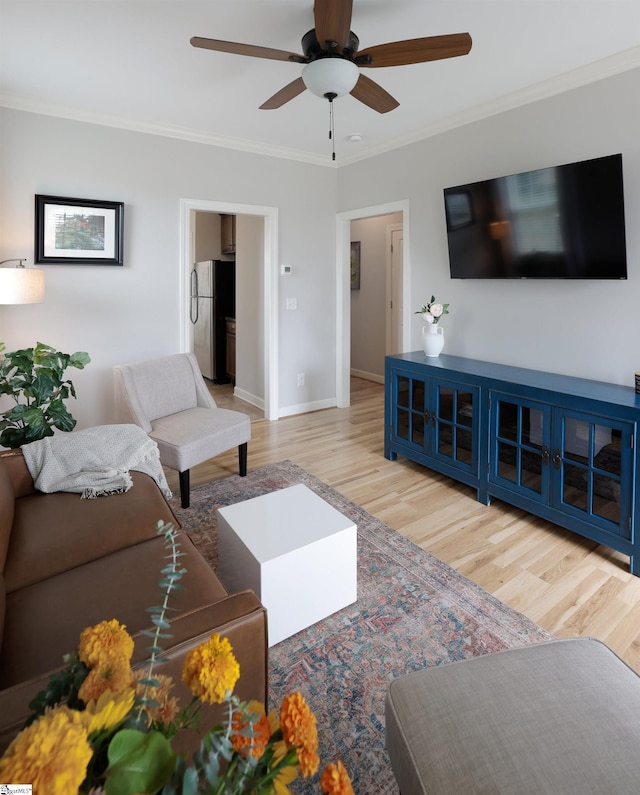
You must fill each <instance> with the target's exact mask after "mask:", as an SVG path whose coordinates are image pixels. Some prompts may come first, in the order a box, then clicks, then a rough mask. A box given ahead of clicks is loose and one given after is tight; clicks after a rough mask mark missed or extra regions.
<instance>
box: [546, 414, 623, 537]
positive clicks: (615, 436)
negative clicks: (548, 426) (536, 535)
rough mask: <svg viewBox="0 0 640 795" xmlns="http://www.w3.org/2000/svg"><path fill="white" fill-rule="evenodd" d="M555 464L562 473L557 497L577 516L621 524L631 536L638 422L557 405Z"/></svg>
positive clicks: (605, 524)
mask: <svg viewBox="0 0 640 795" xmlns="http://www.w3.org/2000/svg"><path fill="white" fill-rule="evenodd" d="M556 412H557V420H555V421H554V427H555V428H556V430H555V432H554V440H553V451H552V464H553V469H554V471H555V472H557V475H558V477H557V483H556V484H555V485H554V490H553V495H552V501H553V503H554V505H555V507H560V508H562V509H563V510H564V511H565V512H568V513H571V514H572V515H574V516H578V517H582V518H585V519H586V518H588V519H589V521H590V522H594V521H596V522H597V523H598V524H600V525H601V526H603V527H606V528H607V529H612V527H611V525H616V526H617V527H619V529H617V530H616V532H618V533H619V534H620V533H621V534H623V535H625V536H626V537H630V529H629V527H628V521H627V518H628V516H629V515H630V514H629V511H630V488H629V482H628V481H629V479H628V478H627V479H626V482H625V481H623V480H622V478H621V472H623V471H624V472H629V471H631V467H632V466H633V464H632V461H631V437H632V430H633V429H632V427H631V426H630V425H629V424H628V423H624V422H616V421H614V420H609V419H605V418H600V417H594V416H592V415H589V414H578V413H573V412H572V413H567V412H564V411H561V410H560V409H556Z"/></svg>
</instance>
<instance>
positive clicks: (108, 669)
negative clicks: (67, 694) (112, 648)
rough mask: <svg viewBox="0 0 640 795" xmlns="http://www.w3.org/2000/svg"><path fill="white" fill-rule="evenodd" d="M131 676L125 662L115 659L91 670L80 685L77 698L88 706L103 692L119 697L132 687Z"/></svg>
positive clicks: (127, 664)
mask: <svg viewBox="0 0 640 795" xmlns="http://www.w3.org/2000/svg"><path fill="white" fill-rule="evenodd" d="M132 679H133V674H132V673H131V668H130V666H129V663H128V662H127V661H126V660H120V661H119V660H118V659H117V658H115V659H114V660H113V661H111V662H107V663H105V664H104V665H99V666H97V667H96V668H92V669H91V670H90V671H89V673H88V674H87V676H86V678H85V680H84V682H83V683H82V684H81V685H80V690H79V691H78V696H79V697H80V698H81V699H82V700H83V701H84V702H85V704H88V703H89V701H97V700H98V699H99V698H100V696H101V695H102V694H103V693H104V692H105V691H107V690H108V691H110V692H111V694H112V695H119V694H120V693H124V692H125V691H127V690H129V689H130V688H131V686H132Z"/></svg>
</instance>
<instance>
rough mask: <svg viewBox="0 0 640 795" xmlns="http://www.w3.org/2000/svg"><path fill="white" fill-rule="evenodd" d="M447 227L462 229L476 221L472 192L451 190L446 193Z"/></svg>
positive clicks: (449, 228)
mask: <svg viewBox="0 0 640 795" xmlns="http://www.w3.org/2000/svg"><path fill="white" fill-rule="evenodd" d="M445 210H446V214H447V229H448V230H449V231H451V230H453V229H462V228H463V227H465V226H471V224H472V223H473V222H474V220H475V219H474V217H473V206H472V204H471V194H470V193H469V191H467V190H459V191H451V192H449V193H447V194H446V195H445Z"/></svg>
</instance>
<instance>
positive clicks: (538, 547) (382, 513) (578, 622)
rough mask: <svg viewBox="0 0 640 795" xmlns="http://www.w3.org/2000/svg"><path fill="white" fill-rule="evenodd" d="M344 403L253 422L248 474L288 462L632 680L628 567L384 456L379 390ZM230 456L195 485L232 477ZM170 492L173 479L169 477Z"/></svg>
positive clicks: (639, 599)
mask: <svg viewBox="0 0 640 795" xmlns="http://www.w3.org/2000/svg"><path fill="white" fill-rule="evenodd" d="M351 388H352V393H351V394H352V405H351V407H350V408H347V409H326V410H324V411H318V412H313V413H310V414H303V415H298V416H295V417H287V418H283V419H280V420H278V421H276V422H268V421H267V420H257V421H254V422H253V423H252V426H251V427H252V439H251V442H250V443H249V469H250V470H251V469H255V468H257V467H260V466H263V465H265V464H269V463H273V462H276V461H283V460H285V459H289V460H291V461H293V462H294V463H296V464H298V465H299V466H301V467H303V468H304V469H306V470H307V471H308V472H311V473H312V474H314V475H316V476H317V477H319V478H320V479H321V480H323V481H324V482H325V483H327V484H329V485H330V486H332V487H333V488H335V489H337V490H338V491H340V492H341V493H342V494H344V495H345V496H347V497H349V499H351V500H353V501H354V502H356V503H358V504H359V505H361V506H362V507H364V508H365V509H366V510H367V511H368V512H369V513H371V514H373V515H374V516H377V517H378V518H379V519H381V520H382V521H383V522H385V523H386V524H387V525H389V526H390V527H393V528H394V529H396V530H398V531H399V532H400V533H402V534H403V535H405V536H406V537H407V538H410V539H411V540H413V541H414V542H415V543H416V544H419V545H420V546H421V547H423V548H424V549H427V550H429V552H431V553H433V554H434V555H436V556H437V557H439V558H441V559H442V560H445V561H446V562H447V563H449V564H450V565H451V566H453V567H454V568H455V569H457V570H458V571H459V572H460V573H462V574H464V575H465V576H467V577H469V578H470V579H472V580H474V581H475V582H477V583H478V584H479V585H481V586H483V587H484V588H486V589H487V590H488V591H490V592H491V593H492V594H494V595H495V596H497V597H498V598H499V599H501V600H502V601H503V602H506V603H507V604H509V605H511V606H512V607H514V608H515V609H516V610H519V611H520V612H522V613H524V614H525V615H527V616H529V617H530V618H531V619H533V620H534V621H535V622H536V623H538V624H539V625H540V626H542V627H544V628H545V629H547V630H549V631H550V632H553V633H554V634H555V635H556V636H558V637H572V636H578V635H581V636H592V637H596V638H599V639H600V640H603V641H604V642H606V643H607V644H608V645H609V646H611V648H613V649H614V650H615V651H616V652H617V653H618V654H619V655H620V656H621V657H623V658H624V659H625V660H626V661H627V662H628V663H629V664H630V665H631V666H632V667H634V668H635V669H636V670H638V671H640V577H635V576H633V575H631V574H630V573H629V561H628V558H627V557H626V556H624V555H621V554H619V553H616V552H613V551H611V550H609V549H607V548H605V547H602V546H598V545H596V544H594V543H593V542H591V541H587V540H586V539H582V538H580V537H579V536H576V535H574V534H573V533H570V532H569V531H566V530H563V529H561V528H559V527H556V526H555V525H552V524H550V523H548V522H545V521H543V520H542V519H537V518H536V517H534V516H530V515H529V514H527V513H525V512H524V511H521V510H519V509H517V508H513V507H511V506H509V505H505V504H504V503H501V502H499V501H498V500H495V501H493V502H492V504H491V505H490V506H485V505H481V504H480V503H478V502H477V501H476V499H475V492H474V490H473V489H471V488H468V487H467V486H463V485H461V484H458V483H455V482H454V481H452V480H451V479H449V478H447V477H444V476H441V475H439V474H437V473H435V472H431V471H430V470H428V469H425V468H424V467H422V466H419V465H417V464H414V463H412V462H410V461H407V460H405V459H402V458H398V459H397V460H396V461H393V462H392V461H387V460H386V459H385V458H384V455H383V412H384V397H383V387H382V386H380V385H379V384H374V383H372V382H370V381H364V380H362V379H356V378H354V379H352V381H351ZM237 471H238V470H237V453H236V451H232V452H229V453H227V454H225V455H222V456H220V457H218V458H216V459H214V460H212V461H210V462H207V463H206V464H203V465H201V466H200V467H197V468H195V469H194V470H192V473H191V483H192V485H197V484H199V483H204V482H207V481H210V480H215V479H219V478H225V477H228V476H229V475H233V474H237ZM167 477H168V480H169V485H170V486H171V488H172V489H173V490H174V491H176V492H177V491H178V482H177V474H176V473H174V472H171V471H170V470H167Z"/></svg>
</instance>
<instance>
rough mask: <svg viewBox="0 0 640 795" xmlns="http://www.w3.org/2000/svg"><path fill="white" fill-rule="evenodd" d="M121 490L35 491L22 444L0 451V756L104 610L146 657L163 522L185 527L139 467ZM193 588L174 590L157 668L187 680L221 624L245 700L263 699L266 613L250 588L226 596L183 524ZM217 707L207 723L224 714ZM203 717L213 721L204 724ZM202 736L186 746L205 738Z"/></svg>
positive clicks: (139, 658) (157, 597) (162, 561)
mask: <svg viewBox="0 0 640 795" xmlns="http://www.w3.org/2000/svg"><path fill="white" fill-rule="evenodd" d="M131 474H132V477H133V487H132V488H131V489H130V490H129V491H127V492H124V493H122V494H113V495H110V496H108V497H99V498H97V499H93V500H86V499H81V498H80V495H78V494H71V493H65V492H57V493H53V494H43V493H41V492H38V491H36V490H35V489H34V485H33V480H32V479H31V476H30V474H29V470H28V469H27V467H26V465H25V462H24V459H23V457H22V454H21V453H20V451H2V452H0V753H1V752H2V751H3V750H4V749H5V748H6V746H7V745H8V743H9V742H10V740H11V739H12V738H13V737H14V736H15V734H16V733H17V732H18V731H19V730H20V729H21V728H22V726H23V724H24V721H25V719H26V718H27V716H28V715H29V709H28V703H29V701H30V700H31V699H32V698H33V696H34V695H35V694H36V693H37V692H38V691H39V690H41V689H42V688H43V687H44V685H45V684H46V682H47V681H48V678H49V676H50V674H51V673H52V672H53V671H54V670H56V669H58V668H60V667H61V666H63V660H62V657H63V655H64V654H66V653H68V652H71V651H73V649H75V648H76V646H77V644H78V637H79V634H80V632H81V631H82V630H83V629H84V628H85V627H87V626H91V625H93V624H96V623H98V622H99V621H102V620H105V619H111V618H116V619H118V620H119V621H121V622H122V623H123V624H125V625H126V627H127V630H128V631H129V632H130V634H131V635H132V636H133V637H134V639H135V641H136V650H135V653H134V663H143V662H144V661H145V659H146V658H147V652H146V651H145V648H146V647H147V646H149V645H150V639H149V638H147V637H146V636H144V635H141V634H140V630H142V629H149V628H151V624H150V621H149V613H148V612H147V608H148V607H150V606H152V605H157V604H159V603H160V601H161V590H160V586H159V585H158V580H159V579H160V571H161V569H162V568H163V567H164V566H165V565H166V558H165V555H166V550H165V547H164V539H163V538H162V537H159V536H157V532H156V525H157V522H158V521H159V520H162V521H164V522H167V523H168V522H172V523H173V525H174V527H176V528H179V526H180V525H179V522H178V521H177V520H176V518H175V516H174V515H173V513H172V511H171V509H170V507H169V506H168V504H167V502H166V500H165V498H164V497H163V495H162V493H161V491H160V490H159V488H158V487H157V486H156V484H155V482H154V481H153V479H152V478H150V477H149V476H148V475H145V474H143V473H141V472H132V473H131ZM180 551H181V552H182V553H183V554H184V557H183V558H182V562H183V565H184V568H186V570H187V572H186V574H185V575H184V577H183V579H182V581H181V585H183V587H184V589H183V590H180V591H177V592H176V595H175V596H172V597H171V602H170V605H171V606H172V608H174V610H172V612H171V617H170V618H171V630H170V631H171V633H172V635H173V637H171V638H169V639H166V640H163V641H162V645H163V648H164V649H165V657H166V658H167V662H166V663H164V664H162V666H159V667H158V668H157V669H156V670H157V672H158V673H166V674H169V675H171V676H173V678H174V682H175V683H176V695H178V696H179V697H180V698H181V703H182V704H184V705H186V703H187V702H188V699H189V697H190V694H189V693H188V692H187V691H186V688H185V687H184V686H183V685H182V684H181V683H180V671H181V666H182V660H183V658H184V656H185V654H186V653H187V652H188V651H189V649H191V648H193V646H194V645H197V644H198V643H200V642H201V641H203V640H206V639H207V638H208V637H209V636H210V635H211V633H212V632H219V633H220V634H221V635H224V636H226V637H228V638H229V640H230V641H231V644H232V646H233V649H234V653H235V655H236V657H237V659H238V662H239V663H240V679H239V681H238V684H237V686H236V689H235V691H234V692H235V693H236V695H238V696H239V697H240V698H241V699H243V700H249V699H254V698H255V699H258V700H259V701H262V702H264V703H266V695H267V694H266V688H267V657H268V652H267V621H266V612H265V609H264V607H263V606H262V604H261V603H260V601H259V600H258V599H257V597H256V596H255V595H254V594H253V593H252V592H251V591H244V592H241V593H235V594H228V593H227V591H226V590H225V588H224V587H223V585H222V584H221V582H220V581H219V580H218V578H217V577H216V576H215V574H214V573H213V571H212V569H211V568H210V567H209V565H208V564H207V563H206V561H205V560H204V558H203V557H202V556H201V555H200V553H199V552H198V551H197V550H196V548H195V547H194V545H193V543H192V542H191V540H190V539H189V538H188V536H187V535H186V534H182V533H181V550H180ZM215 711H216V710H215V708H212V709H211V710H210V711H209V714H207V715H205V716H204V718H205V720H204V722H203V728H206V725H209V726H210V725H212V721H213V720H215V719H216V717H217V716H216V714H215ZM205 724H206V725H205ZM193 738H194V735H193V734H192V735H191V736H190V738H188V739H186V740H184V741H183V745H184V748H185V749H188V748H189V747H193V746H194V745H197V742H195V741H194V739H193Z"/></svg>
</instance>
